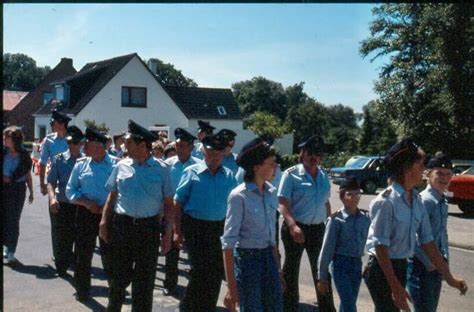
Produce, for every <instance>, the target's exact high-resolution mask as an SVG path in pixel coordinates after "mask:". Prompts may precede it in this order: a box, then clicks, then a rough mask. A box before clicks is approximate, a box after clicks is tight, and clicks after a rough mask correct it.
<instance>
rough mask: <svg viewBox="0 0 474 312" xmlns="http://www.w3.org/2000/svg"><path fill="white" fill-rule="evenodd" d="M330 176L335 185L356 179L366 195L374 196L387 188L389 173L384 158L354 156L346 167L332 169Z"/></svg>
mask: <svg viewBox="0 0 474 312" xmlns="http://www.w3.org/2000/svg"><path fill="white" fill-rule="evenodd" d="M329 176H330V178H331V179H332V181H333V182H334V183H335V184H341V182H342V181H344V180H346V179H347V178H349V177H354V178H356V179H357V181H358V182H359V185H360V186H361V188H362V189H363V190H364V193H367V194H374V193H375V191H376V190H377V189H378V188H381V187H386V186H387V178H388V173H387V171H386V170H385V169H384V166H383V157H380V156H354V157H352V158H351V159H349V160H348V161H347V162H346V165H345V166H344V167H335V168H331V170H330V171H329Z"/></svg>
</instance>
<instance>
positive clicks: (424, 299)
mask: <svg viewBox="0 0 474 312" xmlns="http://www.w3.org/2000/svg"><path fill="white" fill-rule="evenodd" d="M69 121H70V118H69V117H67V116H65V115H63V114H61V113H60V112H57V111H53V114H52V117H51V127H52V133H51V134H49V135H48V136H47V137H46V138H45V140H44V142H43V144H42V146H41V154H40V160H39V178H40V188H41V193H42V194H43V195H48V198H49V214H50V219H51V239H52V249H53V257H54V262H55V267H56V270H57V274H58V275H59V276H60V277H65V276H67V270H68V269H69V268H70V267H73V269H74V281H75V283H74V285H75V289H76V294H75V296H76V299H77V300H79V301H81V302H84V301H87V300H88V299H89V298H90V293H89V291H90V288H91V263H92V257H93V253H94V249H95V247H96V241H97V238H99V246H100V255H101V260H102V265H103V268H104V271H105V273H106V275H107V281H108V285H109V297H108V305H107V308H106V309H107V311H120V310H121V308H122V304H123V302H124V299H125V295H126V288H127V287H128V286H129V285H130V284H131V285H132V287H131V289H132V290H131V298H132V311H151V310H152V306H153V290H154V285H155V274H156V265H157V260H158V256H159V253H160V249H161V253H162V254H166V266H165V272H166V278H165V281H164V285H163V287H164V291H163V293H164V294H165V295H172V294H174V293H175V291H176V286H177V283H178V259H179V253H180V250H181V249H182V248H183V245H185V246H186V249H187V252H188V257H189V261H190V267H191V269H190V272H189V282H188V285H187V287H186V292H185V295H184V298H183V299H182V300H181V302H180V310H181V311H205V312H207V311H214V310H215V309H216V305H217V301H218V297H219V291H220V288H221V282H222V280H225V281H226V283H227V292H226V294H225V299H224V305H225V306H226V308H228V309H229V310H231V311H235V310H236V308H237V306H239V307H240V311H297V309H298V303H299V289H298V279H299V271H300V263H301V258H302V255H303V251H305V250H306V253H307V255H308V258H309V263H310V266H311V271H312V275H313V280H314V283H315V290H316V294H317V301H318V307H319V311H336V308H335V306H334V300H333V293H332V283H334V285H335V287H336V290H337V292H338V294H339V297H340V299H341V300H340V306H339V311H344V312H348V311H356V310H357V309H356V306H357V297H358V293H359V287H360V285H361V281H362V279H364V280H365V282H366V284H367V287H368V289H369V292H370V295H371V297H372V299H373V302H374V305H375V311H399V310H400V309H401V310H409V305H408V301H409V300H410V298H411V301H412V303H413V306H414V308H415V311H436V309H437V305H438V300H439V294H440V291H441V282H442V280H443V279H444V280H446V282H447V283H448V284H449V285H450V286H452V287H455V288H457V289H459V290H460V292H461V294H465V293H466V291H467V284H466V282H465V281H464V280H463V279H461V278H457V277H454V276H453V275H452V274H451V273H450V269H449V265H448V263H449V252H448V240H447V226H446V224H447V216H448V214H447V208H448V206H447V202H446V199H445V197H444V193H445V191H446V189H447V185H448V183H449V180H450V178H451V176H452V164H451V162H450V160H449V159H448V158H447V157H446V156H445V155H443V154H437V155H435V156H434V157H431V158H429V159H427V161H425V158H427V157H426V155H425V153H424V152H423V150H422V149H421V148H420V147H418V146H417V145H416V144H415V142H413V141H412V140H410V139H404V140H402V141H400V142H399V143H397V144H395V145H394V146H393V147H392V148H390V149H389V150H388V151H387V153H386V155H385V158H384V162H385V165H386V167H387V169H388V170H389V172H390V181H389V186H388V187H387V188H386V189H385V190H384V191H383V192H381V193H380V194H379V195H378V196H377V197H376V198H375V199H374V200H373V201H372V202H371V204H370V207H368V208H369V210H364V209H361V208H360V207H359V202H360V197H361V191H360V186H359V185H358V183H357V182H356V181H355V180H352V179H348V180H347V181H345V182H343V183H342V184H341V185H340V188H339V198H340V200H341V203H340V204H338V206H341V209H339V210H337V211H336V212H334V213H333V212H332V211H333V210H332V207H331V204H330V202H329V197H330V187H331V184H330V181H329V178H328V175H327V174H326V172H325V171H324V170H323V169H322V168H321V167H320V163H321V159H322V157H323V155H324V149H325V147H324V141H323V140H322V139H320V138H318V137H316V136H312V137H310V138H307V139H306V140H305V141H304V142H302V143H301V144H299V147H300V154H299V159H300V162H299V163H298V164H297V165H295V166H293V167H290V168H288V169H286V170H285V171H284V172H281V170H280V168H279V165H278V164H277V152H276V151H275V149H274V148H273V147H272V140H271V138H269V137H259V138H255V139H253V140H251V141H250V142H248V143H247V144H245V145H244V146H243V147H242V149H241V151H240V153H239V154H238V155H236V154H234V153H233V151H232V148H233V146H234V144H235V139H236V136H237V134H236V133H235V132H233V131H232V130H229V129H222V130H220V131H219V132H217V133H214V130H215V128H214V127H213V126H211V125H210V124H209V123H208V122H204V121H199V128H198V132H197V137H195V136H194V135H192V134H191V133H189V132H188V131H186V130H184V129H182V128H176V130H175V131H174V136H175V141H174V142H173V144H172V148H171V147H170V149H169V150H170V151H171V150H172V149H174V150H173V152H172V153H170V154H168V155H167V156H168V157H164V154H165V153H164V152H165V151H164V148H163V147H164V146H166V147H168V145H170V144H167V145H164V143H163V142H162V141H161V143H160V144H158V143H157V142H160V140H159V137H158V136H157V135H156V134H155V133H153V132H151V131H149V130H147V129H146V128H144V127H142V126H140V125H139V124H137V123H135V122H134V121H132V120H129V122H128V131H127V132H126V133H125V134H117V135H115V136H114V137H113V143H114V144H113V145H111V146H110V147H109V145H110V144H109V143H108V141H110V140H111V138H109V139H108V138H107V136H106V135H105V134H104V133H101V132H99V131H97V130H95V129H93V128H89V127H88V128H86V129H85V131H84V132H82V131H81V130H80V129H79V128H78V127H76V126H70V127H68V122H69ZM3 140H4V150H3V189H4V193H3V203H4V204H3V207H4V212H5V217H6V218H5V220H6V223H5V230H4V258H6V259H7V262H8V263H9V264H10V265H15V263H18V260H17V259H16V258H15V256H14V253H15V250H16V246H17V243H18V237H19V220H20V215H21V211H22V208H23V204H24V201H25V198H26V188H27V187H28V189H29V194H30V196H29V198H28V200H29V202H30V203H31V202H32V201H33V189H32V177H31V158H30V157H29V155H28V153H27V152H26V151H25V149H24V148H23V145H22V134H21V130H20V129H19V128H18V127H15V126H11V127H8V128H6V129H5V130H4V131H3ZM195 140H198V141H199V143H197V144H196V145H195V144H194V141H195ZM160 146H161V149H162V150H161V151H160ZM155 149H156V150H155ZM160 157H162V158H160ZM425 165H426V168H425ZM47 166H49V170H48V173H47V174H46V171H47V170H46V168H47ZM425 169H427V176H428V186H427V187H426V189H425V190H424V191H423V192H421V193H420V194H419V193H418V192H417V191H416V188H415V187H416V185H417V184H418V183H419V182H420V181H421V177H422V173H423V172H424V170H425ZM6 195H7V196H6ZM369 211H370V212H369ZM280 214H281V216H282V217H283V224H282V227H281V230H280V229H279V226H278V218H279V216H280ZM279 232H280V233H281V240H282V242H283V246H284V250H285V253H284V260H283V261H281V256H280V252H279V249H278V241H279ZM365 250H367V252H368V255H369V259H368V264H367V266H366V267H365V268H363V267H362V266H363V265H362V256H363V255H364V251H365ZM330 272H331V273H332V274H330ZM331 275H332V276H331Z"/></svg>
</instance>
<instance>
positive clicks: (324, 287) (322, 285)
mask: <svg viewBox="0 0 474 312" xmlns="http://www.w3.org/2000/svg"><path fill="white" fill-rule="evenodd" d="M317 287H318V291H319V293H320V294H322V295H326V294H327V293H328V291H329V283H328V281H326V280H319V281H318V286H317Z"/></svg>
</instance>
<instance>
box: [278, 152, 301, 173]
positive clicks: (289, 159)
mask: <svg viewBox="0 0 474 312" xmlns="http://www.w3.org/2000/svg"><path fill="white" fill-rule="evenodd" d="M297 163H299V155H298V154H293V155H283V156H281V164H280V165H281V170H282V171H284V170H286V169H288V168H290V167H291V166H294V165H296V164H297Z"/></svg>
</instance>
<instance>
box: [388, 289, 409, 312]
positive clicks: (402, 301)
mask: <svg viewBox="0 0 474 312" xmlns="http://www.w3.org/2000/svg"><path fill="white" fill-rule="evenodd" d="M392 298H393V302H394V303H395V306H396V307H397V308H399V309H400V310H403V311H411V310H410V306H409V305H408V301H410V302H411V298H410V295H409V294H408V292H407V291H406V290H405V288H403V287H402V286H401V285H399V286H398V287H396V288H395V289H392Z"/></svg>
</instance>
